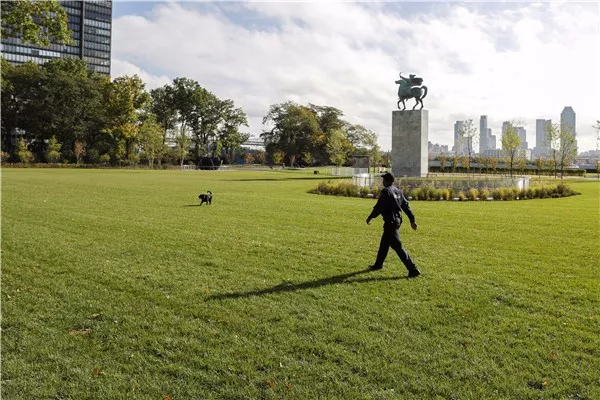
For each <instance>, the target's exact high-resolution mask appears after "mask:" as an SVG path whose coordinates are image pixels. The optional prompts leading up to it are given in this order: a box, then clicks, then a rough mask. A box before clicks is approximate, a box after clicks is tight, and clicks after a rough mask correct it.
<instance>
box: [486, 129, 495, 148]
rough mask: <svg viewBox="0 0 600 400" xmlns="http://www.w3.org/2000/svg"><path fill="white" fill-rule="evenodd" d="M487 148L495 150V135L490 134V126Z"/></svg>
mask: <svg viewBox="0 0 600 400" xmlns="http://www.w3.org/2000/svg"><path fill="white" fill-rule="evenodd" d="M487 150H496V135H492V128H488V148H487Z"/></svg>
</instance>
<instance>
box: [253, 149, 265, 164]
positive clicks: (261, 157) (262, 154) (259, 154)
mask: <svg viewBox="0 0 600 400" xmlns="http://www.w3.org/2000/svg"><path fill="white" fill-rule="evenodd" d="M256 161H258V162H259V163H260V164H264V163H266V162H267V153H265V152H264V151H262V150H258V151H257V152H256Z"/></svg>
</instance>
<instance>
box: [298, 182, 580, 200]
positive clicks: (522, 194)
mask: <svg viewBox="0 0 600 400" xmlns="http://www.w3.org/2000/svg"><path fill="white" fill-rule="evenodd" d="M401 189H402V190H403V191H404V195H405V196H407V198H408V199H409V200H425V201H440V200H441V201H444V200H458V201H478V200H480V201H489V200H526V199H547V198H558V197H568V196H574V195H577V194H580V193H579V192H576V191H574V190H572V189H571V188H570V187H568V186H566V185H564V184H562V183H559V184H558V185H547V186H541V187H530V188H528V189H522V190H520V189H519V188H516V187H511V188H496V189H493V190H489V189H487V188H483V189H475V188H473V189H469V190H466V191H462V190H460V191H457V190H452V189H436V188H433V187H431V186H423V187H418V188H413V189H408V188H401ZM309 193H314V194H324V195H333V196H345V197H363V198H377V197H379V193H381V187H379V186H374V187H372V188H370V187H363V188H359V187H358V186H356V185H355V184H354V183H353V182H352V181H351V180H347V179H346V180H338V181H328V182H320V183H319V185H318V186H317V187H316V188H315V189H312V190H310V191H309Z"/></svg>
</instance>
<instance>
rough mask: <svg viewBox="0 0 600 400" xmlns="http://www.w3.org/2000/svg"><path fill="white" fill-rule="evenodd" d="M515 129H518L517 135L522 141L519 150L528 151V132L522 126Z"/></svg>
mask: <svg viewBox="0 0 600 400" xmlns="http://www.w3.org/2000/svg"><path fill="white" fill-rule="evenodd" d="M515 129H516V133H517V134H518V135H519V139H521V146H520V147H519V148H520V149H521V150H527V149H528V143H527V130H525V128H523V127H522V126H517V127H516V128H515Z"/></svg>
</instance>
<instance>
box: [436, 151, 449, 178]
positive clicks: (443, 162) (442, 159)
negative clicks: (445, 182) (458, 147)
mask: <svg viewBox="0 0 600 400" xmlns="http://www.w3.org/2000/svg"><path fill="white" fill-rule="evenodd" d="M438 159H439V161H440V171H441V172H442V175H444V167H445V166H446V161H447V160H448V159H447V158H446V155H445V154H440V157H439V158H438Z"/></svg>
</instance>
